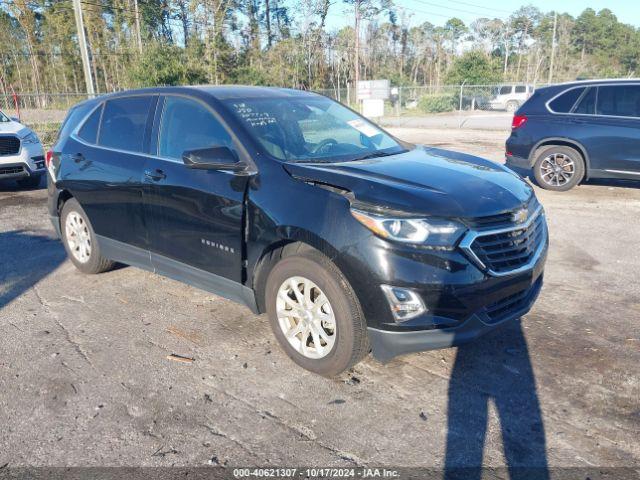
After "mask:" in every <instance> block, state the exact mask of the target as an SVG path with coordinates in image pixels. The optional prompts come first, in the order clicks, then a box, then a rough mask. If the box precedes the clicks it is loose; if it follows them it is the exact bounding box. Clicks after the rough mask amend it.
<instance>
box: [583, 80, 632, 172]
mask: <svg viewBox="0 0 640 480" xmlns="http://www.w3.org/2000/svg"><path fill="white" fill-rule="evenodd" d="M586 121H587V122H588V123H589V124H590V126H591V128H589V130H590V132H591V135H590V137H589V139H588V146H587V148H588V150H589V156H590V158H591V166H592V168H595V169H598V170H604V171H607V172H610V173H614V174H623V175H624V174H630V175H640V84H628V85H602V86H599V87H598V92H597V100H596V111H595V115H594V116H592V117H589V118H588V119H587V120H586Z"/></svg>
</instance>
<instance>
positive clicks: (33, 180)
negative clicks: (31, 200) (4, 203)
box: [16, 175, 42, 188]
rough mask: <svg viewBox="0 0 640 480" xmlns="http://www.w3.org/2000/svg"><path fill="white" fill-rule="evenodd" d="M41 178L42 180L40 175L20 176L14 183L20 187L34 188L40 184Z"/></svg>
mask: <svg viewBox="0 0 640 480" xmlns="http://www.w3.org/2000/svg"><path fill="white" fill-rule="evenodd" d="M41 180H42V175H31V176H29V177H27V178H21V179H20V180H16V183H17V184H18V186H20V187H25V188H35V187H39V186H40V181H41Z"/></svg>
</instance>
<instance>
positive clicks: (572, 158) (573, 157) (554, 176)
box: [533, 145, 585, 192]
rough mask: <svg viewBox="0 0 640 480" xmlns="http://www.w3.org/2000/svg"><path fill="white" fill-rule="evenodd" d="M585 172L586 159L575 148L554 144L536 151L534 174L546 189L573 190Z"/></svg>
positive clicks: (538, 182) (557, 190)
mask: <svg viewBox="0 0 640 480" xmlns="http://www.w3.org/2000/svg"><path fill="white" fill-rule="evenodd" d="M557 167H559V169H558V168H557ZM584 173H585V164H584V159H583V158H582V155H581V154H580V153H579V152H578V151H577V150H576V149H574V148H571V147H565V146H563V145H552V146H549V147H543V148H542V149H541V150H539V151H538V153H536V158H535V162H534V164H533V176H534V178H535V179H536V183H537V184H538V185H539V186H540V187H542V188H544V189H546V190H553V191H556V192H566V191H567V190H571V189H572V188H573V187H575V186H576V185H577V184H578V183H580V182H581V181H582V179H583V178H584ZM567 177H569V178H567Z"/></svg>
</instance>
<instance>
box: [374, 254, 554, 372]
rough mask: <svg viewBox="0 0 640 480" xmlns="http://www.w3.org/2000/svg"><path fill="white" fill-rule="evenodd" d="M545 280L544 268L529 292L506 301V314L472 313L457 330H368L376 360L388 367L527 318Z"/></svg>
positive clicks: (489, 310)
mask: <svg viewBox="0 0 640 480" xmlns="http://www.w3.org/2000/svg"><path fill="white" fill-rule="evenodd" d="M540 267H542V265H541V266H540ZM542 277H543V275H542V268H540V269H539V271H537V272H532V275H531V279H532V283H531V284H530V285H529V287H528V288H527V289H525V290H523V291H520V292H518V293H516V294H513V295H511V296H509V297H507V298H506V299H505V300H503V303H504V306H502V308H503V309H506V310H505V312H504V313H502V314H501V315H493V312H495V311H496V309H495V307H494V306H493V305H489V306H488V307H486V308H483V309H481V310H479V311H477V312H475V313H473V314H472V315H471V316H470V317H469V318H468V319H466V320H465V321H464V322H462V324H461V325H459V326H457V327H454V328H445V329H437V330H417V331H407V332H400V331H389V330H380V329H377V328H371V327H369V328H368V332H369V342H370V343H371V348H372V353H373V356H374V357H375V358H376V360H378V361H380V362H382V363H386V362H388V361H389V360H391V359H392V358H394V357H397V356H398V355H405V354H407V353H414V352H422V351H425V350H435V349H439V348H448V347H453V346H456V345H461V344H464V343H467V342H470V341H472V340H474V339H476V338H478V337H480V336H482V335H484V334H486V333H488V332H490V331H492V330H495V329H496V328H498V327H500V326H501V325H503V324H505V323H508V322H510V321H512V320H515V319H517V318H520V317H522V316H523V315H525V314H527V313H528V312H529V310H530V309H531V307H532V306H533V304H534V303H535V301H536V299H537V298H538V295H539V294H540V290H541V289H542ZM509 298H511V299H513V301H512V303H511V304H509V301H510V300H509Z"/></svg>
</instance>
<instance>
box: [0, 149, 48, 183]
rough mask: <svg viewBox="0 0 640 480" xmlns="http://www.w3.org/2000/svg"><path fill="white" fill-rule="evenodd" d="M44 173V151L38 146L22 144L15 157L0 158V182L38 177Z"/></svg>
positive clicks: (5, 156) (4, 156)
mask: <svg viewBox="0 0 640 480" xmlns="http://www.w3.org/2000/svg"><path fill="white" fill-rule="evenodd" d="M45 171H46V167H45V164H44V150H43V149H42V145H40V144H29V145H24V144H23V145H22V146H21V148H20V151H19V152H18V153H17V154H16V155H3V156H0V180H19V179H21V178H27V177H31V176H36V175H37V176H40V175H43V174H44V173H45Z"/></svg>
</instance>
